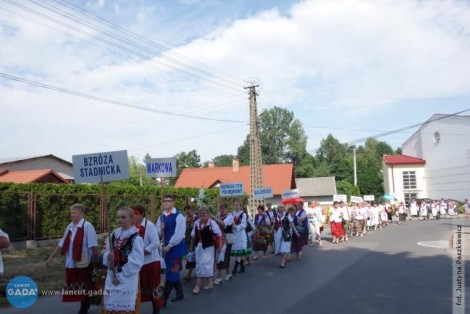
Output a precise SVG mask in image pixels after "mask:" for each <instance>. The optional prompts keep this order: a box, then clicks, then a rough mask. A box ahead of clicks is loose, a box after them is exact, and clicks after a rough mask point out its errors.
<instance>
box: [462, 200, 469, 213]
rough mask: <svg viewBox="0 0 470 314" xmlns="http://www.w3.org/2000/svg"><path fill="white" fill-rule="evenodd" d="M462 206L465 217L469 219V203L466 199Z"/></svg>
mask: <svg viewBox="0 0 470 314" xmlns="http://www.w3.org/2000/svg"><path fill="white" fill-rule="evenodd" d="M463 206H464V208H465V212H464V213H465V216H466V217H467V218H470V201H469V200H468V199H465V200H464V201H463Z"/></svg>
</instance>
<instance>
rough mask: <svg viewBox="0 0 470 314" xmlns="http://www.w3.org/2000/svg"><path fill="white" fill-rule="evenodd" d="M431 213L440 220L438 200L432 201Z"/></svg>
mask: <svg viewBox="0 0 470 314" xmlns="http://www.w3.org/2000/svg"><path fill="white" fill-rule="evenodd" d="M431 213H432V215H433V217H434V218H435V219H439V204H438V203H437V201H436V200H434V201H432V204H431Z"/></svg>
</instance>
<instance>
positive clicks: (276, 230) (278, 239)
mask: <svg viewBox="0 0 470 314" xmlns="http://www.w3.org/2000/svg"><path fill="white" fill-rule="evenodd" d="M285 216H287V212H286V206H285V205H284V204H282V203H281V204H279V205H278V206H277V215H276V218H275V219H274V224H273V238H274V254H275V255H281V245H282V228H281V225H282V219H284V217H285ZM289 242H290V241H289ZM289 252H290V243H289Z"/></svg>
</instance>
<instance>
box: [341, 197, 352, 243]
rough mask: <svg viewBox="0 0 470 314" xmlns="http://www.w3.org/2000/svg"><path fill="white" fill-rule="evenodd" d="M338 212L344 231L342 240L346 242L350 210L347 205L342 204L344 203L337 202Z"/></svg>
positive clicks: (347, 239)
mask: <svg viewBox="0 0 470 314" xmlns="http://www.w3.org/2000/svg"><path fill="white" fill-rule="evenodd" d="M339 210H340V211H341V223H342V225H343V230H344V234H343V237H342V238H343V239H344V240H345V241H346V242H347V241H349V238H348V235H349V220H350V219H351V217H350V216H351V215H350V214H349V212H350V210H349V207H348V206H347V204H345V203H344V201H340V202H339Z"/></svg>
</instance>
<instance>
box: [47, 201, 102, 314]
mask: <svg viewBox="0 0 470 314" xmlns="http://www.w3.org/2000/svg"><path fill="white" fill-rule="evenodd" d="M84 215H85V207H83V205H81V204H74V205H72V206H70V217H71V219H72V222H71V223H70V224H69V225H68V226H67V228H66V229H65V233H64V236H63V237H62V239H61V240H60V242H59V244H58V246H57V247H56V249H55V250H54V251H53V252H52V254H51V255H50V257H49V259H48V260H47V262H46V267H47V268H49V267H50V266H51V264H52V261H53V259H54V257H55V256H57V255H58V254H59V253H61V254H62V255H65V284H66V286H65V288H64V291H68V292H69V293H64V295H63V296H62V302H78V301H80V311H79V312H78V313H79V314H86V313H88V309H89V308H90V300H89V297H88V295H87V294H83V293H80V292H81V291H86V290H88V289H89V288H90V284H91V282H90V276H91V272H92V271H93V264H92V263H91V261H92V256H93V255H95V256H97V255H98V253H99V252H98V241H97V239H96V232H95V228H94V227H93V225H92V224H91V223H89V222H88V221H86V220H85V218H84Z"/></svg>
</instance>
